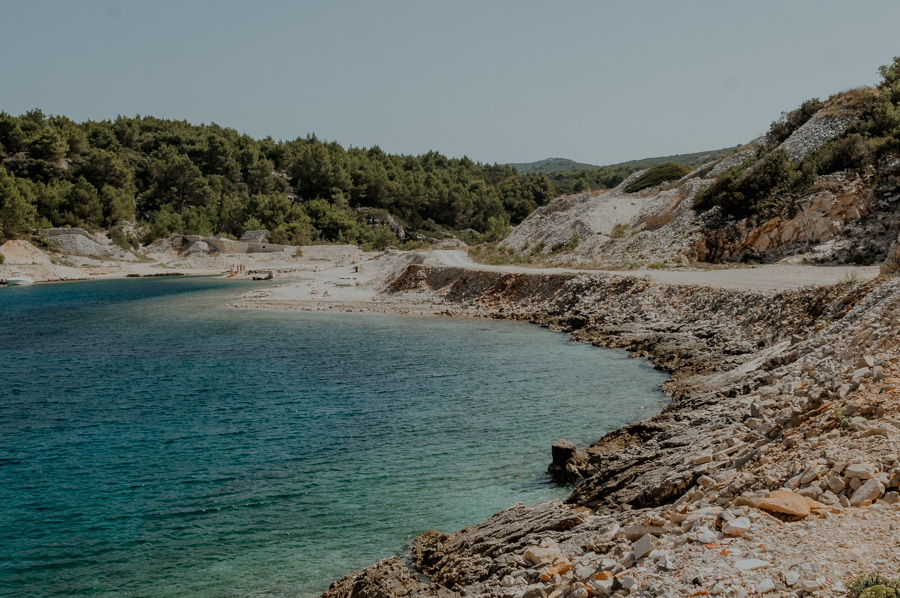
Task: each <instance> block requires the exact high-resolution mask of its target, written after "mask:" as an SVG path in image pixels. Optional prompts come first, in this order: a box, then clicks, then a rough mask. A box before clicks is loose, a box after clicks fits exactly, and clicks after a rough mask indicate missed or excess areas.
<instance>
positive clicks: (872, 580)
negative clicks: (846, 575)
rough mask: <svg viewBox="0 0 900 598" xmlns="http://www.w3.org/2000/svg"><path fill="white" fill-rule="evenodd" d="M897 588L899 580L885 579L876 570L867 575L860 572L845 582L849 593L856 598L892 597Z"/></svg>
mask: <svg viewBox="0 0 900 598" xmlns="http://www.w3.org/2000/svg"><path fill="white" fill-rule="evenodd" d="M898 588H900V580H896V579H893V580H888V579H885V578H884V577H882V575H881V573H879V572H877V571H876V572H874V573H869V574H868V575H866V574H865V573H860V574H859V575H858V576H857V577H855V578H854V579H851V580H850V582H849V583H848V584H847V590H848V591H849V592H850V595H851V596H854V597H856V598H893V597H895V596H897V589H898Z"/></svg>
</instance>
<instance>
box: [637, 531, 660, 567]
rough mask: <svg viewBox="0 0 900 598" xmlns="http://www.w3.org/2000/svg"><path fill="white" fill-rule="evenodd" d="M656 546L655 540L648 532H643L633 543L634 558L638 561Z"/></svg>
mask: <svg viewBox="0 0 900 598" xmlns="http://www.w3.org/2000/svg"><path fill="white" fill-rule="evenodd" d="M655 547H656V542H655V541H654V540H653V536H651V535H650V534H644V535H643V536H642V537H641V538H640V539H639V540H638V541H637V542H635V543H634V560H636V561H639V560H641V559H642V558H644V557H645V556H646V555H647V554H649V553H650V551H651V550H653V549H654V548H655Z"/></svg>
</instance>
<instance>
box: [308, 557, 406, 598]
mask: <svg viewBox="0 0 900 598" xmlns="http://www.w3.org/2000/svg"><path fill="white" fill-rule="evenodd" d="M418 587H419V583H418V581H417V580H416V575H415V574H414V573H413V572H412V571H410V570H409V569H408V568H406V567H404V566H403V565H402V564H401V563H400V560H399V559H398V558H397V557H391V558H388V559H384V560H381V561H378V562H377V563H375V564H374V565H372V566H370V567H366V568H365V569H364V570H362V571H351V572H350V573H348V574H347V575H345V576H344V577H342V578H340V579H339V580H337V581H335V582H334V583H332V584H331V587H329V588H328V591H327V592H325V593H324V594H322V596H323V598H325V597H327V598H395V597H399V596H405V595H407V594H409V593H410V592H412V591H413V590H416V589H418Z"/></svg>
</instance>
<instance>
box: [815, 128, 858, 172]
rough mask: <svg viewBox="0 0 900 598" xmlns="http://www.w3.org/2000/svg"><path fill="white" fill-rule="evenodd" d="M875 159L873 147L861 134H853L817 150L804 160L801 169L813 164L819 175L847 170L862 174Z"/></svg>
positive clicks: (830, 142)
mask: <svg viewBox="0 0 900 598" xmlns="http://www.w3.org/2000/svg"><path fill="white" fill-rule="evenodd" d="M874 158H875V152H874V151H873V149H872V145H871V144H870V143H869V142H868V141H867V140H866V139H863V137H862V135H860V134H859V133H851V134H850V135H847V136H846V137H839V138H837V139H835V140H833V141H829V142H828V143H825V144H823V145H822V146H821V147H819V148H818V149H816V151H814V152H813V153H811V154H810V155H808V156H807V157H806V158H804V160H803V162H804V164H803V165H801V169H802V168H803V167H804V166H806V165H808V164H810V163H812V164H813V165H814V166H815V172H816V173H817V174H830V173H832V172H838V171H841V170H847V169H851V170H855V171H857V172H862V171H864V170H865V169H866V168H868V167H869V166H870V165H871V164H872V162H873V161H874ZM806 167H807V168H809V167H808V166H806Z"/></svg>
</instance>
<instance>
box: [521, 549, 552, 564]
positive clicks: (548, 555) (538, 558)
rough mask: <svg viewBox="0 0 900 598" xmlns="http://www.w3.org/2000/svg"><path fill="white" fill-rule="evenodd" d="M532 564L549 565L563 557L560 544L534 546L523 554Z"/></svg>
mask: <svg viewBox="0 0 900 598" xmlns="http://www.w3.org/2000/svg"><path fill="white" fill-rule="evenodd" d="M522 556H523V557H524V558H525V560H526V561H528V562H529V563H531V564H532V565H536V566H537V565H549V564H550V563H552V562H554V561H556V560H558V559H561V558H562V551H561V550H560V549H559V546H532V547H531V548H529V549H528V550H526V551H525V554H523V555H522Z"/></svg>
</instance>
